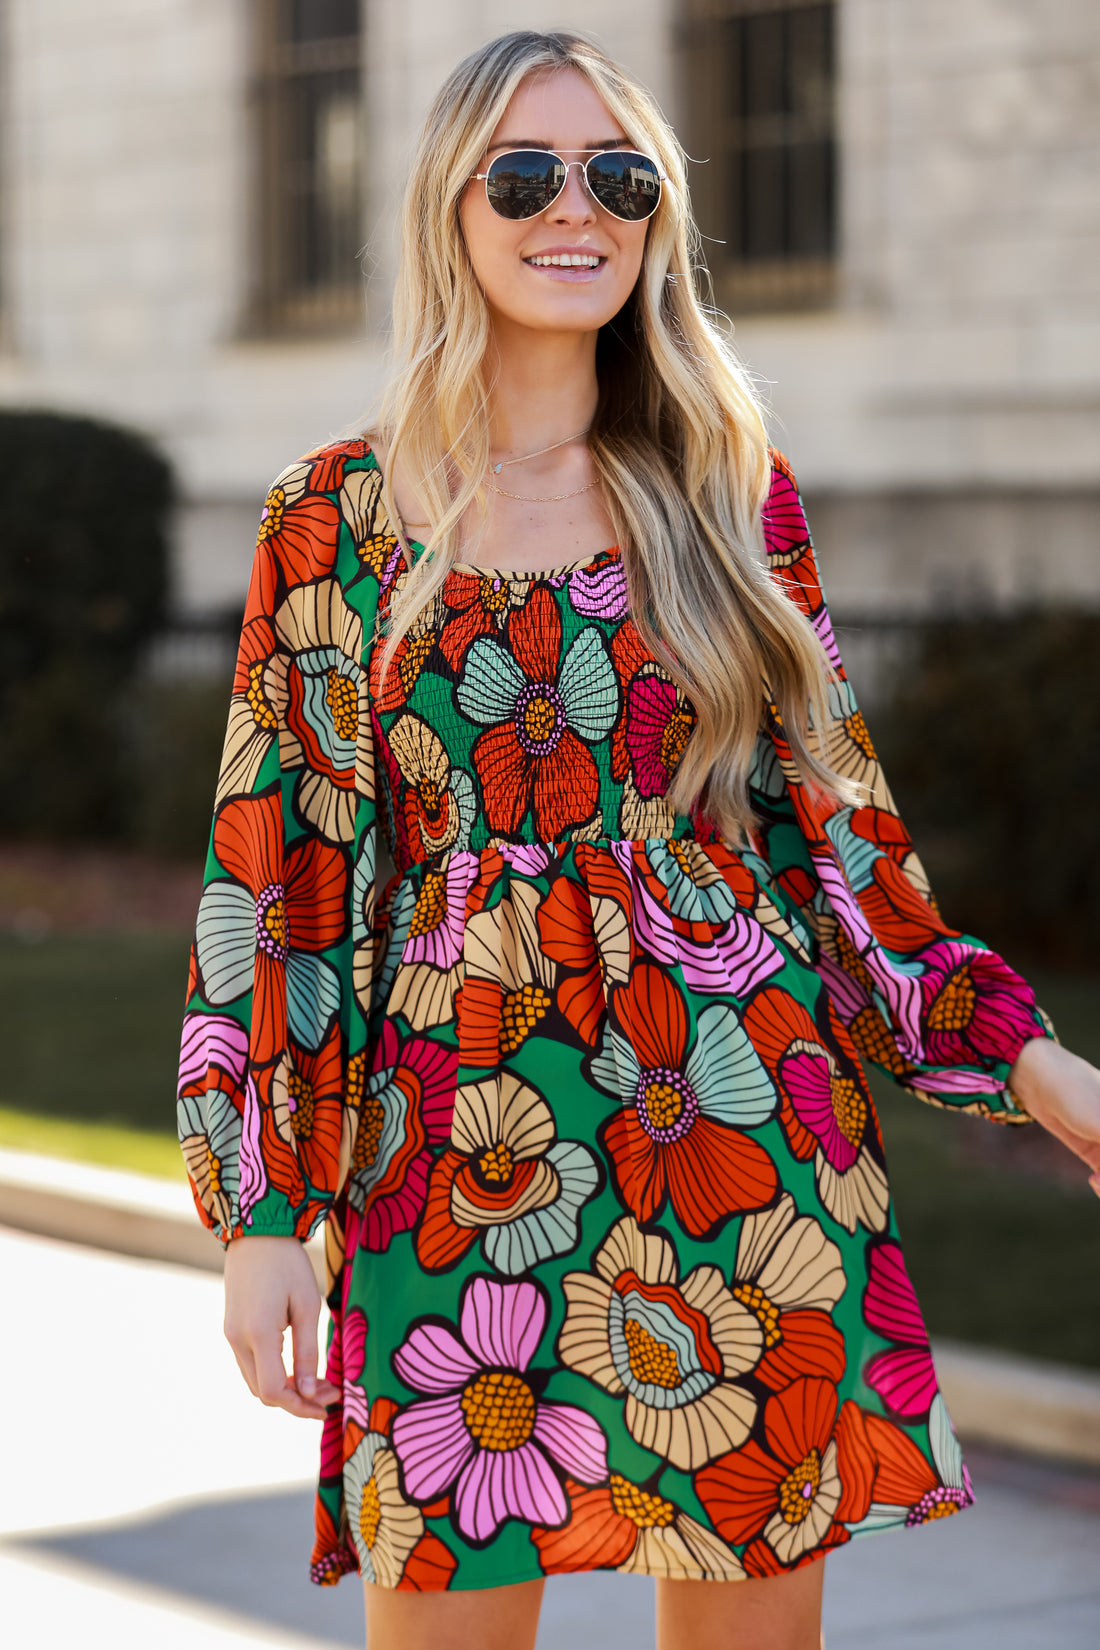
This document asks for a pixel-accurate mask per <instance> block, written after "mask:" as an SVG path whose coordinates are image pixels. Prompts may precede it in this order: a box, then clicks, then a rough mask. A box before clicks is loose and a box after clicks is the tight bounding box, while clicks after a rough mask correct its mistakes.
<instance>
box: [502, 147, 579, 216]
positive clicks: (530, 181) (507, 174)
mask: <svg viewBox="0 0 1100 1650" xmlns="http://www.w3.org/2000/svg"><path fill="white" fill-rule="evenodd" d="M564 183H565V167H564V166H563V165H562V163H561V161H560V160H559V159H558V157H557V156H556V155H552V154H550V152H549V151H548V150H546V149H512V150H510V151H509V153H508V154H506V155H498V156H497V158H496V160H494V161H493V162H492V164H491V165H490V167H489V175H488V177H487V178H486V180H485V188H486V191H487V193H488V196H489V204H490V205H491V206H492V207H493V209H494V211H496V212H499V213H500V215H501V217H502V218H513V219H519V218H534V217H537V215H538V214H539V213H540V212H545V211H546V208H547V207H548V206H549V205H550V203H551V201H552V200H553V199H554V198H555V196H556V195H558V194H560V192H561V189H562V185H563V184H564Z"/></svg>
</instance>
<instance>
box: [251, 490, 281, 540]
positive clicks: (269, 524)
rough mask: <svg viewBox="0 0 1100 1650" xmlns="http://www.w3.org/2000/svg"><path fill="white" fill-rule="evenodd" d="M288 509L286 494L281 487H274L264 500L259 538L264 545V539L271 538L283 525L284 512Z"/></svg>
mask: <svg viewBox="0 0 1100 1650" xmlns="http://www.w3.org/2000/svg"><path fill="white" fill-rule="evenodd" d="M285 509H286V494H285V492H284V491H283V489H282V488H281V487H272V489H271V491H270V492H269V493H268V495H267V498H266V499H265V500H264V508H263V514H262V515H261V517H260V530H259V533H258V534H257V537H258V539H259V541H260V543H261V544H262V543H263V541H264V539H269V538H271V536H272V534H274V533H277V532H278V531H279V528H280V527H281V526H282V525H283V512H284V511H285Z"/></svg>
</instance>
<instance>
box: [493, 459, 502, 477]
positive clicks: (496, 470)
mask: <svg viewBox="0 0 1100 1650" xmlns="http://www.w3.org/2000/svg"><path fill="white" fill-rule="evenodd" d="M503 468H504V460H503V459H501V461H500V463H499V464H494V465H493V474H494V475H495V476H498V475H499V474H500V472H501V470H503Z"/></svg>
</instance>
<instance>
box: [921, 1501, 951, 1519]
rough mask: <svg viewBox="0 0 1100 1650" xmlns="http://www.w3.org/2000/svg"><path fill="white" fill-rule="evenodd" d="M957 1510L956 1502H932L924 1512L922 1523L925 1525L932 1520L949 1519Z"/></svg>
mask: <svg viewBox="0 0 1100 1650" xmlns="http://www.w3.org/2000/svg"><path fill="white" fill-rule="evenodd" d="M958 1510H959V1504H958V1502H957V1501H933V1502H932V1503H931V1504H930V1505H929V1506H928V1507H927V1508H926V1509H925V1511H924V1521H925V1523H926V1524H927V1523H929V1522H930V1521H931V1520H932V1519H933V1518H950V1517H951V1514H952V1513H957V1512H958Z"/></svg>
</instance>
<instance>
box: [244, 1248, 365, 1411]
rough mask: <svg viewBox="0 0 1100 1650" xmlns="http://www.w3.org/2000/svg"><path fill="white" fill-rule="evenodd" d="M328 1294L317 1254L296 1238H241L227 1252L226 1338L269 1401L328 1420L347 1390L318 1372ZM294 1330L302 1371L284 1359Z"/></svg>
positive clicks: (256, 1388)
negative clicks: (316, 1270)
mask: <svg viewBox="0 0 1100 1650" xmlns="http://www.w3.org/2000/svg"><path fill="white" fill-rule="evenodd" d="M320 1313H321V1294H320V1291H319V1289H318V1288H317V1280H316V1278H315V1277H314V1275H313V1267H312V1266H311V1265H310V1260H309V1256H308V1255H307V1254H306V1251H305V1249H304V1248H303V1247H302V1245H301V1244H300V1243H299V1241H298V1239H297V1238H295V1237H259V1236H257V1237H239V1238H234V1239H233V1241H232V1242H231V1243H230V1244H229V1247H228V1249H227V1250H226V1255H225V1338H226V1340H227V1341H228V1342H229V1344H230V1346H231V1347H232V1348H233V1355H234V1357H235V1358H236V1360H237V1363H238V1365H239V1367H240V1371H241V1374H242V1375H243V1376H244V1378H245V1380H246V1381H247V1382H248V1386H249V1389H250V1391H252V1392H253V1393H254V1394H255V1396H256V1397H257V1398H259V1399H260V1401H261V1403H264V1404H271V1405H274V1406H276V1407H278V1408H279V1409H285V1410H288V1411H289V1412H290V1414H291V1415H301V1416H303V1417H305V1418H307V1419H309V1420H324V1417H325V1406H326V1405H327V1404H332V1403H334V1402H335V1401H336V1400H337V1399H338V1398H339V1396H340V1392H339V1389H338V1388H337V1387H334V1386H333V1385H332V1383H331V1382H330V1381H326V1380H323V1379H320V1378H319V1377H318V1374H317V1322H318V1319H319V1317H320ZM287 1328H289V1329H290V1333H291V1342H292V1346H293V1359H294V1373H293V1374H292V1375H288V1374H287V1372H286V1368H285V1366H284V1364H283V1331H284V1330H285V1329H287Z"/></svg>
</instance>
